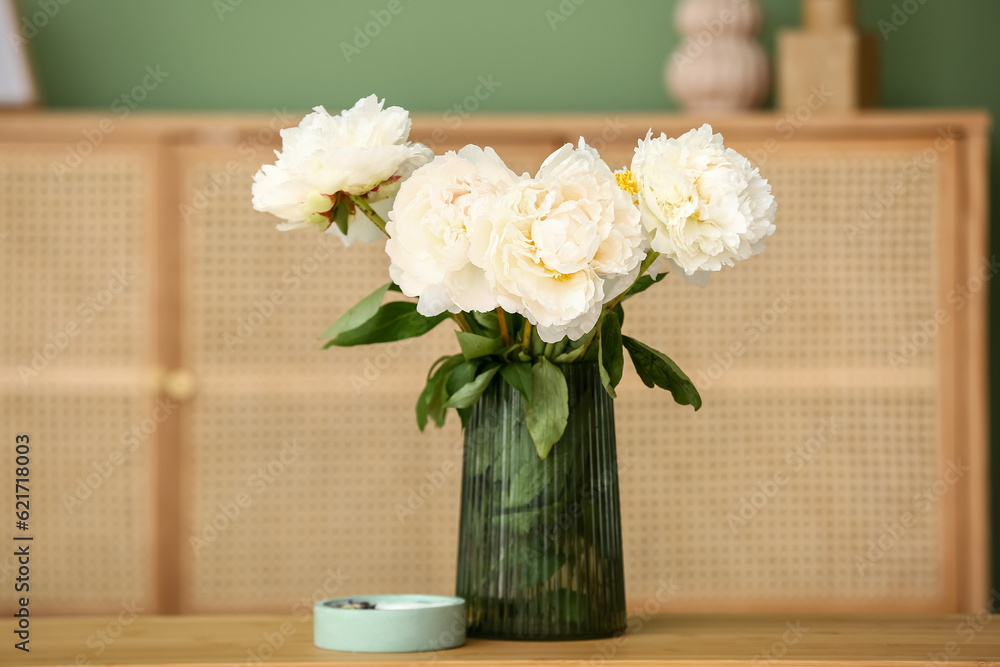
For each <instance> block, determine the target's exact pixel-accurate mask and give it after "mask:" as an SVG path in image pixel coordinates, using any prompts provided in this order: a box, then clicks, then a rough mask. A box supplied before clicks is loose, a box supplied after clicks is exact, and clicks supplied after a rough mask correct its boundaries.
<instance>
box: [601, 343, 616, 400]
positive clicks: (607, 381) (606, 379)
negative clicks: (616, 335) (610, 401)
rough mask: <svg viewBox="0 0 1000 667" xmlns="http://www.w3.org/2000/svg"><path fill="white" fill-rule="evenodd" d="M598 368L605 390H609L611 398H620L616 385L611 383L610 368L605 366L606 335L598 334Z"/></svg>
mask: <svg viewBox="0 0 1000 667" xmlns="http://www.w3.org/2000/svg"><path fill="white" fill-rule="evenodd" d="M597 370H598V371H599V372H600V375H601V384H602V385H603V386H604V391H606V392H608V395H609V396H610V397H611V398H618V394H616V393H615V387H614V385H613V384H611V375H610V374H609V373H608V370H607V369H606V368H605V367H604V337H603V336H598V338H597Z"/></svg>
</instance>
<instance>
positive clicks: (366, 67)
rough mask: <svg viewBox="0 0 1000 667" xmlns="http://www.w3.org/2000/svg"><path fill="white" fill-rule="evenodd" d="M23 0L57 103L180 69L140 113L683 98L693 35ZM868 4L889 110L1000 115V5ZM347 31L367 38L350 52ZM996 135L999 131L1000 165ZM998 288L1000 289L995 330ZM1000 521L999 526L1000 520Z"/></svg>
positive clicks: (787, 15) (231, 4) (512, 7)
mask: <svg viewBox="0 0 1000 667" xmlns="http://www.w3.org/2000/svg"><path fill="white" fill-rule="evenodd" d="M762 2H763V5H764V9H765V15H766V24H765V26H764V41H765V43H766V44H767V45H768V47H770V46H772V45H773V37H774V31H775V29H776V28H777V27H780V26H792V25H797V24H798V22H799V10H798V8H799V2H798V1H796V0H762ZM18 4H19V6H20V8H21V11H22V13H23V14H24V15H25V16H27V17H28V18H29V20H30V26H29V27H28V31H27V33H26V34H28V35H32V36H31V39H30V40H29V43H30V45H31V48H32V50H33V53H34V57H35V62H36V66H37V70H38V74H39V77H40V79H41V87H42V93H43V96H44V99H45V100H46V102H47V104H49V105H50V106H55V107H73V108H78V107H85V108H93V109H107V108H110V107H111V105H112V104H113V103H115V100H116V99H118V98H119V97H120V96H121V95H122V94H127V93H128V91H130V90H131V89H132V88H133V87H134V86H136V85H138V84H140V83H141V82H142V80H143V78H144V77H145V76H146V68H147V66H149V67H153V68H154V69H155V68H156V67H157V66H159V68H160V70H161V71H162V72H165V73H167V75H168V76H166V78H164V79H163V81H162V82H161V83H159V84H158V85H156V86H155V87H153V89H152V90H149V91H148V93H147V94H146V96H145V100H143V101H142V103H141V104H140V105H139V106H140V108H142V109H150V110H152V109H178V110H234V109H235V110H257V111H267V110H271V109H275V108H278V109H280V108H286V107H287V108H288V109H298V110H304V109H307V108H309V107H312V106H314V105H316V104H325V105H327V106H328V107H329V108H331V109H340V108H342V107H343V106H345V105H349V104H351V103H353V102H354V100H356V99H357V98H359V97H361V96H363V95H367V94H369V93H371V92H377V93H378V94H379V95H380V96H384V97H386V98H388V100H389V101H390V102H391V103H392V104H397V105H400V106H404V107H407V108H409V109H411V110H414V111H425V112H441V113H443V112H445V111H447V110H448V109H449V108H451V107H452V106H453V105H455V104H456V103H461V102H462V100H464V99H465V98H466V97H467V96H469V95H471V94H473V93H474V92H475V90H476V87H477V86H478V85H479V78H480V77H484V78H486V79H490V78H491V77H492V81H493V82H495V83H496V84H498V85H495V90H494V91H493V92H492V93H491V94H489V95H488V96H487V95H484V97H486V99H484V100H483V101H482V103H481V106H480V109H479V110H480V111H604V110H608V111H619V110H621V111H624V110H643V111H655V110H669V109H673V108H674V105H673V103H672V102H671V101H670V99H668V98H667V96H666V94H665V93H664V91H663V86H662V84H661V70H662V65H663V61H664V58H665V57H666V55H667V54H668V53H669V52H670V51H671V49H672V48H673V47H674V45H675V44H676V43H677V40H678V36H677V33H676V32H675V30H674V28H673V21H672V15H673V9H674V6H675V4H676V3H675V2H671V1H664V0H628V1H623V0H617V1H615V2H611V1H610V0H506V1H504V2H497V1H495V0H494V1H492V2H486V1H485V0H421V1H419V2H417V1H415V0H371V1H367V2H362V1H359V0H354V1H350V2H348V1H343V0H282V1H281V2H277V1H276V0H272V1H271V2H266V1H265V0H90V1H85V0H18ZM858 4H859V5H861V8H860V11H861V22H862V24H863V25H864V26H865V27H866V28H868V29H871V30H877V27H878V25H879V22H880V21H887V22H890V23H889V24H890V25H891V21H892V18H893V14H894V12H895V14H896V17H897V19H898V18H899V17H902V16H905V17H906V21H905V23H904V22H902V21H899V23H901V25H899V26H898V27H899V29H898V30H894V31H892V32H889V33H887V39H885V40H883V41H882V51H883V53H882V70H883V77H882V80H883V102H884V105H885V106H888V107H938V108H944V107H959V108H963V107H964V108H968V107H980V108H987V109H989V110H990V111H991V112H992V113H993V115H994V116H997V115H1000V79H998V76H997V69H998V66H1000V39H998V37H997V30H998V28H1000V2H997V1H996V0H962V1H961V2H946V1H945V0H862V1H861V2H859V3H858ZM907 10H909V12H908V13H907ZM373 11H374V12H375V13H376V15H377V16H380V17H381V18H382V19H383V22H384V23H386V25H385V26H384V27H381V26H380V27H379V31H378V33H377V34H376V35H375V37H373V38H371V39H370V43H367V44H365V43H364V42H363V41H360V40H359V41H358V42H357V43H356V45H354V44H352V43H353V42H354V40H355V37H356V35H357V33H356V29H357V28H359V27H363V26H364V24H365V23H367V22H370V21H372V20H373V15H372V12H373ZM393 12H395V13H393ZM900 12H902V13H900ZM553 16H556V17H558V18H559V19H565V20H556V19H553ZM387 17H391V18H389V20H388V21H386V20H385V19H386V18H387ZM883 25H885V24H883ZM36 28H37V30H36ZM34 32H37V34H33V33H34ZM372 32H373V33H374V32H375V31H374V30H372ZM344 44H348V45H352V46H354V48H357V46H360V47H362V48H359V49H357V51H356V52H355V51H350V49H348V50H349V51H350V52H349V53H347V54H345V52H344V47H343V45H344ZM348 61H349V62H348ZM149 81H150V82H151V81H152V79H149ZM481 90H482V91H484V92H485V89H481ZM998 136H1000V133H996V134H994V135H993V143H992V148H993V150H992V155H993V159H994V161H996V156H997V155H998V151H1000V140H998ZM998 173H1000V169H998V170H996V172H995V173H994V175H993V176H992V180H991V183H992V192H993V194H994V200H998V201H1000V198H998V197H997V194H998V193H1000V176H998ZM997 220H998V216H997V215H996V214H994V216H993V231H994V234H993V236H994V238H996V237H998V236H1000V234H998V233H996V232H997ZM995 248H996V243H995V242H994V249H995ZM998 292H1000V290H994V291H993V294H994V296H993V297H992V298H991V303H992V317H991V322H992V323H993V325H994V329H996V324H997V321H998V320H997V317H998V313H1000V309H998V308H997V303H998V301H997V297H996V294H997V293H998ZM991 378H992V379H993V380H994V384H995V381H996V380H997V379H998V378H1000V364H997V363H995V362H994V363H992V365H991ZM997 393H1000V392H997ZM993 405H994V406H996V405H997V401H996V399H994V402H993ZM997 432H1000V429H997ZM997 441H998V438H996V437H995V438H994V448H993V449H994V452H995V453H996V455H995V456H994V464H993V470H994V479H995V480H1000V465H998V462H1000V453H997V452H1000V448H998V447H997ZM997 496H998V497H1000V494H997ZM993 507H994V516H995V517H997V518H998V519H1000V502H998V501H997V500H996V499H995V500H994V504H993ZM995 523H996V525H997V530H995V534H998V535H1000V521H997V522H995ZM998 545H1000V540H998ZM995 552H997V553H1000V548H997V549H996V550H995ZM994 562H995V567H994V573H995V577H994V578H995V579H996V580H997V581H1000V559H995V560H994Z"/></svg>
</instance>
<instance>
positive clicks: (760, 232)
mask: <svg viewBox="0 0 1000 667" xmlns="http://www.w3.org/2000/svg"><path fill="white" fill-rule="evenodd" d="M651 137H652V131H650V132H649V133H648V134H647V135H646V138H645V140H642V141H640V142H639V146H638V147H637V148H636V150H635V157H634V158H633V159H632V169H631V175H632V177H633V178H634V187H635V190H636V191H635V196H636V198H637V199H638V203H639V211H640V212H641V214H642V223H643V225H644V226H645V227H646V230H647V231H648V232H649V236H650V244H651V246H652V249H653V250H655V251H656V252H659V253H661V254H662V255H664V256H665V257H667V259H668V260H670V263H671V264H672V265H673V266H674V267H675V268H677V269H678V270H679V271H681V272H682V274H683V275H684V276H685V277H686V278H687V279H689V280H690V281H691V282H695V283H699V284H704V281H706V280H707V274H704V275H697V274H699V272H703V271H718V270H719V269H721V268H722V267H723V266H732V265H733V263H734V262H735V261H736V260H739V259H746V258H748V257H750V256H751V255H756V254H757V253H759V252H762V251H763V250H764V239H765V238H767V237H768V236H770V235H771V234H773V233H774V214H775V210H776V208H777V205H776V204H775V201H774V197H772V196H771V186H770V185H768V183H767V181H766V180H764V179H763V178H761V176H760V173H759V172H758V170H757V169H755V168H754V167H753V166H752V165H751V164H750V161H749V160H747V159H746V158H745V157H743V156H742V155H740V154H739V153H737V152H736V151H734V150H732V149H731V148H726V147H725V146H723V144H722V135H721V134H713V133H712V128H711V126H709V125H702V126H701V127H700V128H699V129H697V130H691V131H690V132H688V133H686V134H684V135H682V136H680V137H678V138H676V139H669V138H667V136H666V135H664V134H661V135H660V136H659V137H657V138H655V139H654V138H651Z"/></svg>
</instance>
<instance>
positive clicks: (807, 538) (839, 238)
mask: <svg viewBox="0 0 1000 667" xmlns="http://www.w3.org/2000/svg"><path fill="white" fill-rule="evenodd" d="M917 157H918V154H917V151H915V150H895V151H893V150H892V149H891V146H890V147H889V149H888V150H885V151H884V152H878V153H875V152H871V151H864V152H860V151H856V152H855V151H840V152H826V153H824V152H822V151H819V152H812V153H809V154H808V157H805V156H796V155H795V154H794V153H792V152H791V151H788V152H786V154H784V155H779V156H776V157H773V158H772V159H771V160H770V161H769V162H768V164H767V167H766V169H765V171H766V175H767V176H768V177H769V178H770V180H771V182H772V183H773V185H774V193H775V197H776V198H777V199H778V201H779V202H780V208H779V219H778V229H779V232H778V233H777V234H776V235H775V237H774V238H773V239H772V240H771V242H769V244H768V250H767V252H766V253H765V254H764V255H762V256H761V257H759V258H754V259H753V260H751V261H749V262H746V263H744V264H743V265H741V266H739V267H738V270H734V271H732V272H725V273H722V274H719V275H717V276H713V277H712V279H711V281H710V284H709V287H708V288H707V289H705V290H699V289H697V288H692V287H689V286H687V285H685V284H683V283H682V282H680V281H677V280H668V281H666V282H665V283H663V285H662V287H663V289H659V290H655V291H653V290H651V291H650V292H647V293H646V294H645V295H643V296H642V297H640V299H641V300H640V299H637V300H636V303H635V306H633V307H632V308H631V309H630V310H629V312H628V314H627V319H626V326H625V328H626V333H631V334H632V335H636V336H637V337H640V338H641V339H643V340H646V341H647V342H649V343H653V344H655V346H656V347H658V348H660V349H664V350H669V351H670V353H671V354H672V356H673V358H674V359H675V360H677V361H678V362H679V363H680V364H681V366H682V368H684V369H686V370H687V372H688V373H689V375H691V377H692V379H694V380H695V382H696V384H697V385H698V386H699V388H700V390H701V391H702V394H703V397H704V401H705V407H704V408H703V409H702V411H700V412H699V413H698V414H697V415H695V414H694V413H692V412H691V411H690V410H687V409H680V408H676V407H673V406H671V405H669V403H668V402H666V401H664V400H662V397H657V396H655V395H650V394H649V393H648V390H646V389H645V388H642V387H641V385H640V384H639V383H638V382H636V381H634V379H632V380H631V381H630V382H629V389H628V390H626V391H624V392H623V395H622V398H621V400H619V401H617V407H618V408H619V415H620V418H619V420H618V424H619V440H620V442H621V443H622V446H623V448H624V449H625V450H626V451H628V452H629V453H630V454H632V455H633V456H634V459H635V461H636V462H637V463H636V464H635V465H634V466H633V467H631V468H628V469H627V470H628V472H625V473H623V477H622V489H623V495H624V498H623V502H622V505H623V508H624V510H623V511H624V514H625V515H624V517H623V525H624V527H625V530H626V532H627V535H626V540H625V544H626V562H627V563H628V564H629V567H628V569H627V570H626V577H627V581H628V584H629V590H630V591H634V592H644V593H646V594H651V593H653V592H655V590H656V587H657V585H658V582H659V580H660V579H661V578H662V577H664V576H668V577H670V576H672V577H673V578H674V582H675V583H676V585H677V592H676V596H677V604H679V605H684V604H685V603H688V604H691V605H708V606H713V605H714V606H716V607H717V608H720V609H723V608H725V606H726V605H727V604H737V605H738V604H750V603H752V604H762V603H763V604H767V603H773V604H775V605H776V606H782V605H784V606H808V605H809V604H810V603H813V604H817V603H818V602H819V601H828V602H834V603H839V604H841V605H847V606H853V607H855V608H858V609H863V608H865V606H866V605H869V604H871V605H873V606H878V605H879V604H885V605H892V604H897V605H900V606H903V607H907V608H911V609H912V608H919V607H921V606H925V607H927V608H934V606H935V605H941V604H942V601H943V600H945V599H946V597H945V596H946V595H948V594H949V591H946V587H947V586H948V584H946V582H945V580H944V579H943V577H944V575H945V573H946V572H947V571H948V568H949V567H950V566H951V561H950V559H949V558H948V557H947V555H946V553H945V552H944V549H943V547H942V536H946V535H947V532H948V530H949V526H948V525H947V523H946V521H945V519H944V514H943V508H944V507H945V506H946V504H947V498H948V491H945V495H944V496H937V495H933V494H932V496H931V497H930V499H921V500H917V499H916V495H917V494H919V493H921V492H922V491H924V490H925V489H927V488H929V487H931V486H932V485H933V484H934V483H935V482H936V481H938V480H939V479H941V476H942V475H943V473H944V466H945V465H946V459H947V456H948V453H947V451H945V449H944V447H943V446H942V444H941V429H940V415H939V407H940V406H939V404H938V401H939V399H938V396H939V394H940V391H939V385H938V382H939V378H938V363H939V353H938V349H939V346H940V340H938V339H934V338H933V337H931V339H929V340H926V339H925V344H924V346H923V347H922V348H921V349H920V351H919V353H918V354H917V355H916V356H914V357H913V358H908V361H907V362H905V363H895V362H894V361H893V359H894V357H893V355H897V356H899V355H900V354H901V351H900V350H901V345H902V342H901V341H902V340H903V339H904V338H906V339H912V338H913V335H914V332H915V331H917V330H918V326H919V325H920V323H921V322H922V321H924V320H927V319H928V318H929V317H930V316H931V315H932V314H933V313H934V312H935V311H936V309H937V307H938V303H937V301H936V295H937V287H936V286H937V285H938V281H939V275H938V270H937V268H938V265H939V263H940V261H939V258H938V256H937V252H938V251H937V248H938V245H937V234H938V232H937V230H938V224H939V215H940V213H939V202H938V201H937V196H936V193H937V192H938V186H937V184H938V178H939V174H938V168H937V165H936V163H929V164H925V166H924V168H922V169H919V170H914V169H913V165H914V164H915V163H916V164H924V163H923V162H921V161H920V160H919V159H918V160H916V161H915V158H917ZM903 179H905V180H903ZM901 181H902V182H903V183H905V191H904V192H902V193H901V194H900V193H899V189H900V188H899V183H900V182H901ZM886 192H896V193H897V194H896V200H895V202H894V203H893V204H892V205H890V206H883V207H881V208H879V207H878V204H877V202H879V201H880V198H884V193H886ZM869 212H870V213H871V216H870V217H869V216H868V215H866V214H868V213H869ZM903 354H905V353H903ZM907 513H910V514H912V515H914V517H915V523H914V524H913V525H911V526H904V527H903V529H902V531H897V529H895V528H894V529H893V530H892V532H889V531H888V530H887V529H886V525H893V524H896V526H897V528H898V526H899V525H900V522H901V521H903V517H904V515H906V514H907ZM897 532H898V534H897ZM885 534H888V535H889V537H888V539H886V538H885V537H884V535H885ZM872 543H874V544H875V545H876V548H875V549H871V547H872Z"/></svg>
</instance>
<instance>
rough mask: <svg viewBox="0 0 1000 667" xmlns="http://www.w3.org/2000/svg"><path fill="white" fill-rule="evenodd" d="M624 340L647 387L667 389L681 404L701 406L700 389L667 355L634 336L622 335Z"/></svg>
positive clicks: (633, 362)
mask: <svg viewBox="0 0 1000 667" xmlns="http://www.w3.org/2000/svg"><path fill="white" fill-rule="evenodd" d="M622 340H623V341H624V343H625V348H626V349H627V350H628V353H629V356H630V357H632V364H633V365H634V366H635V370H636V372H637V373H638V374H639V378H640V379H641V380H642V381H643V383H644V384H645V385H646V386H647V387H654V386H656V387H661V388H663V389H666V390H667V391H669V392H670V393H671V394H673V396H674V400H675V401H677V402H678V403H680V404H681V405H692V406H694V409H695V410H697V409H698V408H700V407H701V396H700V395H699V394H698V389H697V388H696V387H695V386H694V383H693V382H691V380H690V379H689V378H688V376H687V375H685V374H684V371H682V370H681V369H680V368H678V367H677V364H675V363H674V362H673V361H672V360H671V359H670V358H669V357H667V355H665V354H663V353H662V352H658V351H657V350H654V349H653V348H651V347H649V346H648V345H645V344H643V343H640V342H639V341H637V340H636V339H634V338H629V337H628V336H622Z"/></svg>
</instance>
